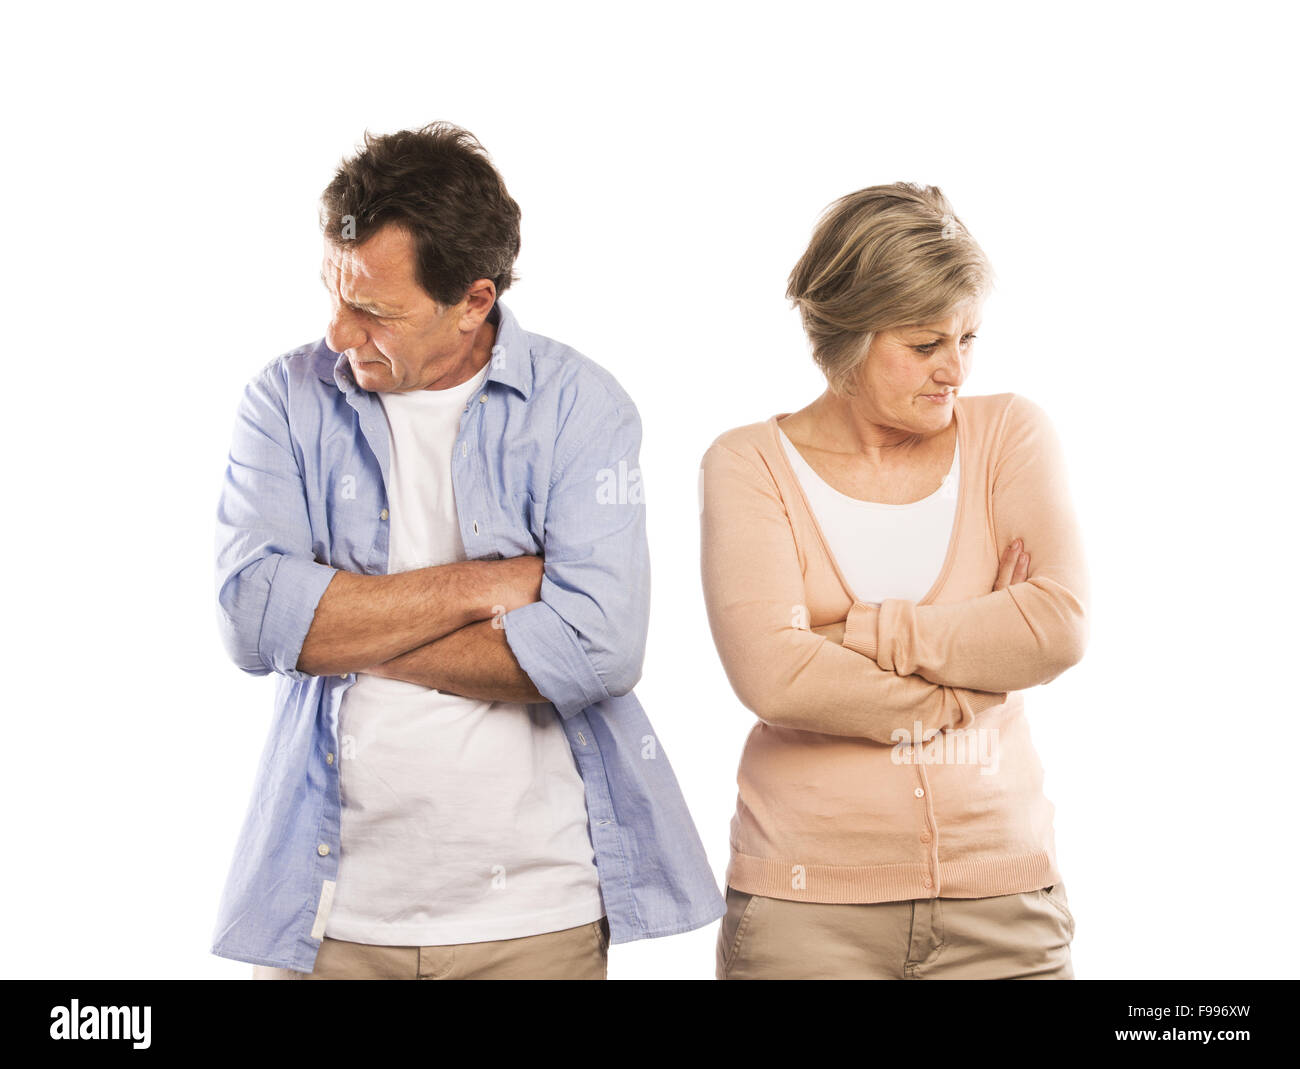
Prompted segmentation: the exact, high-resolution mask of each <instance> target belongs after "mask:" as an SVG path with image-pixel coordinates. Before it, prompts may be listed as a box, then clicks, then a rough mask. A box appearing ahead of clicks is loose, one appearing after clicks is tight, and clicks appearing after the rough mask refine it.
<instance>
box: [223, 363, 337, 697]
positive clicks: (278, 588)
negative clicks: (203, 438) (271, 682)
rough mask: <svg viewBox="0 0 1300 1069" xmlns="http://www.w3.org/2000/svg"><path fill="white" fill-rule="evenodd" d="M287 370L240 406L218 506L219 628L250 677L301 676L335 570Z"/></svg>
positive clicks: (269, 373) (266, 375) (255, 385)
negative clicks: (301, 446) (307, 471)
mask: <svg viewBox="0 0 1300 1069" xmlns="http://www.w3.org/2000/svg"><path fill="white" fill-rule="evenodd" d="M283 389H284V380H283V372H282V371H281V370H280V367H279V365H278V364H272V365H271V366H270V367H268V368H267V369H266V370H265V371H264V372H263V373H262V374H261V375H259V376H258V377H257V378H256V379H254V380H253V381H252V382H251V383H249V385H248V387H247V388H246V389H245V391H244V396H243V398H242V399H241V401H240V405H239V410H238V413H237V415H236V418H235V429H234V433H233V435H232V438H231V445H230V456H229V459H228V462H227V465H226V472H225V476H224V479H223V482H222V488H221V498H220V501H219V503H218V506H217V537H216V584H217V604H218V626H219V629H220V632H221V639H222V642H223V644H224V645H225V648H226V652H227V653H228V654H229V655H230V658H231V660H233V661H234V662H235V664H236V665H238V666H239V667H240V668H241V669H243V670H244V671H245V672H249V673H252V674H253V675H266V674H267V673H268V672H279V673H280V674H282V675H286V676H290V677H292V678H295V679H302V678H306V676H307V674H306V673H304V672H299V671H298V670H297V665H298V655H299V653H300V652H301V651H302V644H303V640H304V639H305V638H306V636H307V631H308V629H309V628H310V627H311V622H312V618H313V616H315V613H316V606H317V604H318V603H319V602H320V599H321V595H322V594H324V592H325V588H326V587H327V586H328V585H329V583H330V580H331V579H333V578H334V573H335V571H336V569H334V568H331V567H329V566H327V565H324V564H321V563H320V562H318V561H317V560H316V559H315V557H314V555H313V553H312V537H311V525H310V521H309V517H308V508H307V496H306V489H305V487H304V483H303V477H302V471H301V468H300V467H299V464H298V460H297V457H296V455H295V452H294V449H293V443H292V440H291V437H290V429H289V420H288V416H287V414H286V412H287V409H286V404H285V397H284V393H283Z"/></svg>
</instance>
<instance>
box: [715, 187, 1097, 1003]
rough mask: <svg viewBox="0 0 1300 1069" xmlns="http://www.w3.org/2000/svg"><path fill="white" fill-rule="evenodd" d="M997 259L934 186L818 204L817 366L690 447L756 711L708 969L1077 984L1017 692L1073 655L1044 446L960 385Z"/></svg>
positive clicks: (811, 322) (732, 655) (1060, 532)
mask: <svg viewBox="0 0 1300 1069" xmlns="http://www.w3.org/2000/svg"><path fill="white" fill-rule="evenodd" d="M991 277H992V272H991V269H990V267H989V265H988V261H987V259H986V258H985V256H984V254H983V252H982V251H981V249H980V248H979V246H978V245H977V244H976V242H975V240H974V239H973V238H972V237H971V236H970V235H969V233H967V231H966V229H965V227H964V226H963V225H962V224H961V221H960V220H959V219H957V218H955V217H954V216H953V214H952V210H951V206H950V205H949V203H948V201H947V199H946V198H945V197H944V196H943V194H942V193H941V192H940V191H939V190H938V189H937V188H935V187H933V186H930V187H921V186H916V185H912V184H910V183H898V184H894V185H888V186H873V187H870V188H868V189H863V190H860V191H859V192H857V193H852V194H850V195H848V196H846V197H844V198H842V199H841V200H839V201H837V202H836V203H835V204H833V205H831V207H830V208H829V209H828V210H827V212H826V214H825V215H824V216H823V218H822V220H821V221H820V223H819V224H818V226H817V228H816V231H815V233H814V235H813V238H812V242H811V243H810V245H809V246H808V249H807V251H806V252H805V253H804V255H803V257H802V258H801V259H800V261H799V263H798V264H797V265H796V266H795V268H794V271H793V272H792V273H791V275H790V286H789V290H788V296H789V297H790V298H791V299H792V300H793V301H794V303H795V304H796V305H797V307H798V308H799V310H800V313H801V315H802V318H803V323H804V328H805V330H806V332H807V334H808V338H809V340H810V342H811V346H812V352H813V357H814V359H815V360H816V362H817V363H818V365H819V366H820V367H821V369H822V371H823V372H824V374H825V376H826V380H827V389H826V392H825V393H823V394H822V395H821V396H820V397H818V398H817V399H816V400H815V401H813V402H812V403H811V404H809V405H808V406H807V407H805V408H802V409H800V410H799V411H798V412H794V413H792V414H782V415H777V416H773V417H772V418H771V419H768V420H766V421H764V422H761V423H754V424H751V425H749V426H745V427H738V428H736V429H734V430H731V431H728V432H726V433H725V434H723V435H721V436H720V437H719V438H718V439H717V440H716V441H715V442H714V443H713V445H712V446H711V447H710V448H709V450H708V452H707V453H706V454H705V457H704V460H703V465H702V466H703V472H702V478H703V484H702V492H703V499H702V517H701V522H702V571H703V579H704V591H705V601H706V605H707V608H708V614H709V622H710V626H711V628H712V630H713V637H714V641H715V643H716V645H717V648H718V654H719V656H720V657H721V659H722V663H723V665H724V667H725V669H726V672H727V676H728V678H729V679H730V681H731V684H732V687H733V688H734V689H735V691H736V694H737V696H738V697H739V699H740V700H741V701H742V702H743V703H744V704H745V705H746V706H747V707H748V708H749V709H750V710H751V711H753V712H754V713H755V714H756V715H757V717H758V723H757V724H755V725H754V728H753V730H752V731H751V732H750V735H749V738H748V740H747V742H746V744H745V748H744V752H743V754H742V756H741V760H740V768H739V773H738V776H737V782H738V784H739V788H740V790H739V797H738V800H737V806H736V814H735V817H734V818H733V820H732V824H731V859H730V864H729V866H728V871H727V906H728V909H727V915H726V916H725V917H724V918H723V922H722V927H721V932H720V934H719V940H718V946H717V975H718V977H719V979H740V978H749V979H759V978H771V979H777V978H782V979H795V978H814V977H817V978H898V979H903V978H935V979H938V978H944V979H948V978H953V979H956V978H971V979H974V978H984V979H992V978H1007V979H1010V978H1042V979H1049V978H1050V979H1072V978H1073V970H1072V966H1071V963H1070V942H1071V940H1072V938H1073V935H1074V920H1073V918H1072V916H1071V915H1070V911H1069V907H1068V905H1067V902H1066V896H1065V888H1064V885H1063V882H1062V877H1061V873H1060V871H1059V870H1058V869H1057V864H1056V854H1055V845H1054V839H1053V831H1052V816H1053V812H1054V809H1053V806H1052V804H1051V802H1050V801H1048V799H1047V798H1046V797H1045V796H1044V795H1043V791H1042V776H1043V773H1042V767H1041V765H1040V763H1039V760H1038V757H1037V755H1036V754H1035V752H1034V748H1033V744H1032V742H1031V741H1030V735H1029V726H1028V723H1027V722H1026V719H1025V712H1024V701H1023V698H1022V695H1021V694H1020V691H1022V690H1024V689H1026V688H1028V687H1032V686H1035V685H1037V684H1039V683H1046V682H1047V681H1048V680H1051V679H1054V678H1055V677H1056V676H1058V675H1060V674H1061V673H1062V672H1064V671H1065V670H1066V669H1067V668H1069V667H1070V666H1071V665H1073V664H1076V663H1077V662H1078V661H1079V660H1080V658H1081V657H1082V656H1083V651H1084V648H1085V646H1086V644H1087V636H1088V623H1087V605H1088V579H1087V573H1086V569H1085V563H1084V558H1083V552H1082V546H1081V541H1080V537H1079V533H1078V530H1077V524H1076V521H1075V516H1074V513H1073V509H1072V505H1071V502H1070V499H1069V495H1068V492H1067V487H1066V478H1065V476H1066V470H1065V465H1064V459H1063V456H1062V453H1061V449H1060V444H1059V441H1058V439H1057V436H1056V434H1055V432H1054V431H1053V428H1052V425H1051V423H1050V422H1049V421H1048V419H1047V417H1046V415H1045V413H1044V412H1043V410H1042V409H1041V408H1039V407H1038V406H1037V405H1035V404H1034V403H1033V402H1031V401H1029V400H1027V399H1026V398H1024V397H1022V396H1020V395H1018V394H1013V393H1003V394H996V395H991V396H985V397H964V396H962V397H959V396H958V391H959V390H960V388H961V386H962V384H963V382H964V381H965V379H966V376H967V375H968V373H969V371H970V365H971V349H972V342H973V341H974V337H975V332H976V331H977V330H978V329H979V320H980V309H981V305H982V302H983V300H984V297H985V295H986V293H987V292H988V289H989V288H990V285H991Z"/></svg>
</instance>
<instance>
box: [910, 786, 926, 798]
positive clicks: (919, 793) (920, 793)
mask: <svg viewBox="0 0 1300 1069" xmlns="http://www.w3.org/2000/svg"><path fill="white" fill-rule="evenodd" d="M912 793H913V794H914V795H916V796H917V797H918V798H924V797H925V791H924V790H922V789H921V788H920V787H917V788H916V790H914V791H913V792H912Z"/></svg>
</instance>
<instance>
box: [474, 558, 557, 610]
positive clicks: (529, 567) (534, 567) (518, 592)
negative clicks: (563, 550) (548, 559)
mask: <svg viewBox="0 0 1300 1069" xmlns="http://www.w3.org/2000/svg"><path fill="white" fill-rule="evenodd" d="M492 566H493V569H494V576H493V577H494V579H495V580H496V582H497V583H498V584H499V586H498V590H499V592H500V595H501V600H500V601H497V602H495V603H494V605H500V606H501V607H502V610H503V611H505V612H513V611H514V610H515V609H521V608H523V607H524V606H525V605H531V604H532V603H533V602H534V601H541V600H542V574H543V573H544V572H545V571H546V565H545V563H544V562H543V561H542V558H541V557H507V558H506V559H505V560H499V561H493V562H492ZM488 615H489V616H495V615H497V614H496V613H495V612H491V613H489V614H488Z"/></svg>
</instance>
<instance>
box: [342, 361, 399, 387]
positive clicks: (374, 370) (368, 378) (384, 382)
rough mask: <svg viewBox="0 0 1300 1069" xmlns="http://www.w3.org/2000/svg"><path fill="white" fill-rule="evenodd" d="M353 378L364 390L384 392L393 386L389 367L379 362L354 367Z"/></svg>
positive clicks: (354, 365)
mask: <svg viewBox="0 0 1300 1069" xmlns="http://www.w3.org/2000/svg"><path fill="white" fill-rule="evenodd" d="M352 377H353V378H354V379H356V380H357V385H358V386H360V387H361V388H362V389H363V390H371V391H374V390H383V389H385V388H387V387H388V386H390V385H391V384H392V380H393V377H392V375H391V374H390V373H389V370H388V365H387V364H384V363H381V362H379V361H373V362H370V363H364V364H353V365H352Z"/></svg>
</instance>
